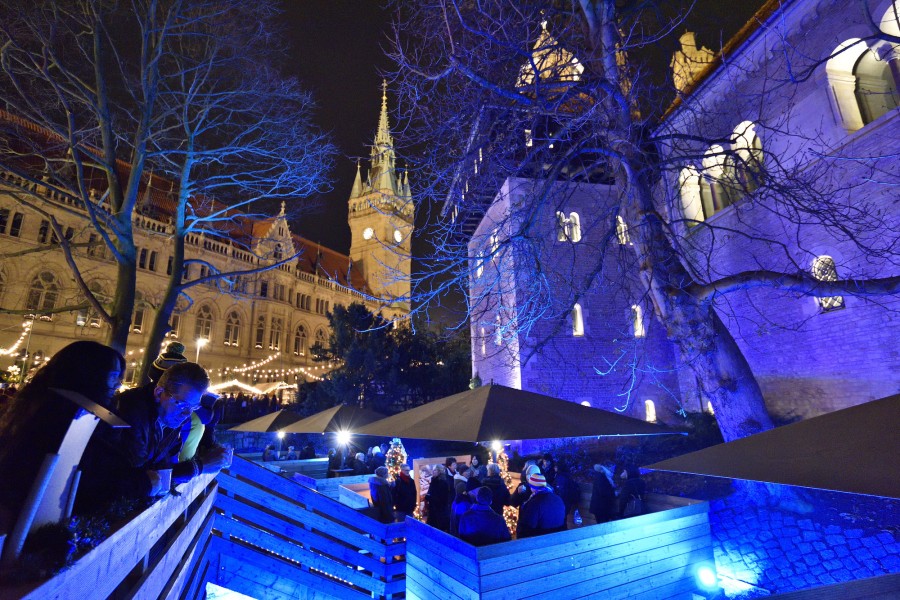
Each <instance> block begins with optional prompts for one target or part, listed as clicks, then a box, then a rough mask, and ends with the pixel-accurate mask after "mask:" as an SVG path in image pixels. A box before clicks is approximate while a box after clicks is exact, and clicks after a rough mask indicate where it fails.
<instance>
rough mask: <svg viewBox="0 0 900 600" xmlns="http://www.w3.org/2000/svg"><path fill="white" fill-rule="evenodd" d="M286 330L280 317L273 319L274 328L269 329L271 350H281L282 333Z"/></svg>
mask: <svg viewBox="0 0 900 600" xmlns="http://www.w3.org/2000/svg"><path fill="white" fill-rule="evenodd" d="M283 330H284V321H283V320H282V319H280V318H278V317H272V326H271V327H270V328H269V350H281V333H282V331H283Z"/></svg>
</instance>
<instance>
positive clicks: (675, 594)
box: [588, 577, 698, 600]
mask: <svg viewBox="0 0 900 600" xmlns="http://www.w3.org/2000/svg"><path fill="white" fill-rule="evenodd" d="M697 589H698V588H697V580H696V578H695V577H682V578H681V579H679V580H677V581H676V582H674V583H670V584H668V585H663V586H660V587H657V588H653V589H650V590H647V591H645V592H635V593H633V594H632V596H631V597H630V598H629V600H659V599H660V598H666V599H667V600H693V597H694V592H696V591H697ZM588 597H589V596H588Z"/></svg>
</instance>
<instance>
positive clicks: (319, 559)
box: [216, 519, 384, 595]
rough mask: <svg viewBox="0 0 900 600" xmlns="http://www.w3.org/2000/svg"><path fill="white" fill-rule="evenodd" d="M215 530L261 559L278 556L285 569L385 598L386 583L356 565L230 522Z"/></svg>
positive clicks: (235, 522)
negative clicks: (315, 572)
mask: <svg viewBox="0 0 900 600" xmlns="http://www.w3.org/2000/svg"><path fill="white" fill-rule="evenodd" d="M216 529H218V530H219V531H221V532H222V534H223V536H231V537H232V539H233V540H234V538H236V539H237V540H240V541H242V542H245V543H247V544H250V545H252V546H256V547H258V548H260V549H262V550H258V551H257V552H258V553H259V554H260V555H269V554H275V555H277V557H278V558H279V559H280V560H282V561H284V562H285V566H284V567H283V569H287V568H293V569H297V570H302V569H303V568H307V569H316V570H318V571H322V572H324V573H327V574H329V575H332V576H335V577H337V578H339V579H344V580H346V581H349V582H350V583H352V584H353V585H356V586H358V587H361V588H365V589H367V590H370V591H372V592H375V593H376V594H377V595H382V594H384V582H383V581H380V580H379V579H378V578H377V577H372V576H371V575H369V574H368V573H367V572H366V571H359V570H357V568H356V565H355V564H353V565H347V564H343V563H339V562H336V561H334V560H332V559H330V558H329V557H327V556H323V555H320V554H317V553H315V552H312V551H311V550H309V549H308V548H304V547H302V546H298V545H297V544H294V543H291V542H288V541H287V540H284V539H280V538H278V537H276V536H274V535H272V534H270V533H268V532H265V531H263V530H261V529H256V528H254V527H251V526H250V525H247V524H246V523H241V522H238V521H234V520H231V519H229V520H225V519H223V520H221V521H220V522H219V523H216ZM263 550H264V551H263Z"/></svg>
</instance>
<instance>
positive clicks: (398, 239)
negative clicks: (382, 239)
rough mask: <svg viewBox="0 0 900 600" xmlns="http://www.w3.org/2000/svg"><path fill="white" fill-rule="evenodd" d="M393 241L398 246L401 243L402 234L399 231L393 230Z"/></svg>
mask: <svg viewBox="0 0 900 600" xmlns="http://www.w3.org/2000/svg"><path fill="white" fill-rule="evenodd" d="M394 241H395V242H397V243H398V244H399V243H400V242H402V241H403V232H401V231H400V230H399V229H395V230H394Z"/></svg>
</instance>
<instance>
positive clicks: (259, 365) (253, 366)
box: [232, 352, 281, 373]
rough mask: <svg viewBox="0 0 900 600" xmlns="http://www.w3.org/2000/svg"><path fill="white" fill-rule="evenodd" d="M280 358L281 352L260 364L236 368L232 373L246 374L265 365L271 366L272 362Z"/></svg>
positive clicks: (271, 355)
mask: <svg viewBox="0 0 900 600" xmlns="http://www.w3.org/2000/svg"><path fill="white" fill-rule="evenodd" d="M279 356H281V352H276V353H275V354H270V355H269V356H267V357H266V358H264V359H262V360H261V361H259V362H256V363H252V364H249V365H244V366H243V367H240V368H237V367H235V368H234V369H232V371H234V372H235V373H246V372H247V371H252V370H254V369H258V368H260V367H262V366H264V365H267V364H269V363H270V362H272V361H273V360H275V359H276V358H278V357H279Z"/></svg>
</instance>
